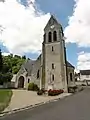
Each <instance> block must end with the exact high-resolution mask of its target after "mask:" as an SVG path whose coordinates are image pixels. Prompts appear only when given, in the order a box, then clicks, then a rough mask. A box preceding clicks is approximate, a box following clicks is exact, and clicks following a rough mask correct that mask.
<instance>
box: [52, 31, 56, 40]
mask: <svg viewBox="0 0 90 120" xmlns="http://www.w3.org/2000/svg"><path fill="white" fill-rule="evenodd" d="M53 41H57V32H56V31H54V32H53Z"/></svg>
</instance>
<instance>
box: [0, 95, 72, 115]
mask: <svg viewBox="0 0 90 120" xmlns="http://www.w3.org/2000/svg"><path fill="white" fill-rule="evenodd" d="M71 95H72V94H70V95H67V96H64V97H62V98H56V99H52V100H48V101H46V102H40V103H36V104H34V105H29V106H26V107H23V108H16V109H13V110H9V111H6V112H2V113H0V117H3V116H6V115H9V114H13V113H16V112H21V111H23V110H27V109H31V108H35V107H37V106H40V105H43V104H47V103H50V102H56V101H58V100H60V99H63V98H66V97H68V96H71Z"/></svg>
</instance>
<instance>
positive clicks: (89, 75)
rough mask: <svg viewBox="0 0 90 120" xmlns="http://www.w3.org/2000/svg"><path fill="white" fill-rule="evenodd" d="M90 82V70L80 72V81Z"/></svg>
mask: <svg viewBox="0 0 90 120" xmlns="http://www.w3.org/2000/svg"><path fill="white" fill-rule="evenodd" d="M84 80H88V81H89V80H90V70H80V81H84Z"/></svg>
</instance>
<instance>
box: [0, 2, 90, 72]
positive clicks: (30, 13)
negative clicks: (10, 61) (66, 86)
mask: <svg viewBox="0 0 90 120" xmlns="http://www.w3.org/2000/svg"><path fill="white" fill-rule="evenodd" d="M89 13H90V0H0V48H1V49H2V52H3V55H8V54H10V53H13V54H17V55H26V56H27V57H29V58H32V59H36V58H37V57H38V55H39V54H40V53H41V47H42V41H43V33H44V32H43V29H44V27H45V25H46V23H47V22H48V20H49V18H50V16H51V14H53V15H54V16H55V17H56V19H57V20H58V21H59V23H60V24H61V25H62V26H63V30H64V35H65V37H66V40H65V41H66V48H67V59H68V61H69V62H71V63H72V64H73V65H74V66H75V68H76V71H78V70H81V69H90V33H89V31H90V15H89Z"/></svg>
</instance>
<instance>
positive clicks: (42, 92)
mask: <svg viewBox="0 0 90 120" xmlns="http://www.w3.org/2000/svg"><path fill="white" fill-rule="evenodd" d="M45 92H46V90H44V89H43V88H42V89H41V90H38V92H37V95H42V94H45Z"/></svg>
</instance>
